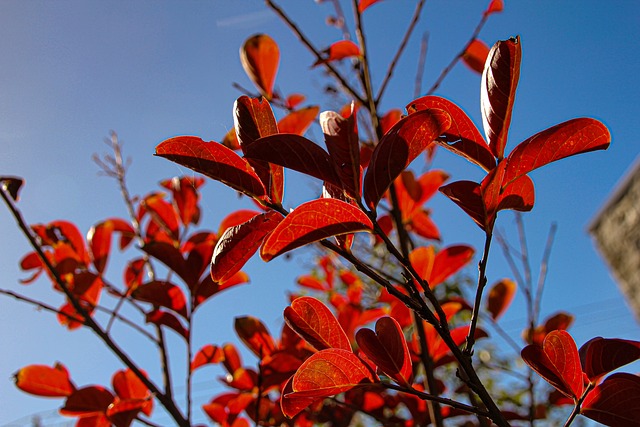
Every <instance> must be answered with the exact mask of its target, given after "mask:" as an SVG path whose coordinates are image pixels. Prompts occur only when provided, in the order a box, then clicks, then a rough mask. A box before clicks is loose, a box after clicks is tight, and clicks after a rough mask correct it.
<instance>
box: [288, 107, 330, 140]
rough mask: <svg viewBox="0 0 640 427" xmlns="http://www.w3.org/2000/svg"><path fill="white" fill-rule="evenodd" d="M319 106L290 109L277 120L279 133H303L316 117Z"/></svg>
mask: <svg viewBox="0 0 640 427" xmlns="http://www.w3.org/2000/svg"><path fill="white" fill-rule="evenodd" d="M319 112H320V107H318V106H317V105H313V106H309V107H305V108H301V109H299V110H296V111H292V112H290V113H289V114H287V115H286V116H284V117H283V118H282V119H280V121H279V122H278V131H279V132H280V133H293V134H296V135H300V136H302V135H304V133H305V132H306V131H307V129H309V126H311V124H312V123H313V121H314V120H315V119H316V117H318V113H319Z"/></svg>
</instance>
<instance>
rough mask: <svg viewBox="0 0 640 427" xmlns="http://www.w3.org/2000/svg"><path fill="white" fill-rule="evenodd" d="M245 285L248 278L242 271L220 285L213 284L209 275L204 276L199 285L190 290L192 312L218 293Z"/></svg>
mask: <svg viewBox="0 0 640 427" xmlns="http://www.w3.org/2000/svg"><path fill="white" fill-rule="evenodd" d="M245 283H249V276H248V275H247V273H245V272H244V271H238V272H237V273H236V274H234V275H233V276H231V277H230V278H228V279H227V280H225V281H224V282H221V283H218V282H214V281H213V279H212V278H211V275H210V274H208V275H206V276H205V277H204V278H203V279H202V281H200V283H199V284H197V285H196V286H195V287H194V289H192V290H191V291H192V292H193V293H194V296H195V302H194V310H195V308H196V307H198V306H199V305H200V304H202V303H203V302H205V301H206V300H207V299H209V298H211V297H212V296H214V295H216V294H217V293H218V292H221V291H224V290H226V289H230V288H232V287H234V286H237V285H242V284H245Z"/></svg>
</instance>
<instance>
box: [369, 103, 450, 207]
mask: <svg viewBox="0 0 640 427" xmlns="http://www.w3.org/2000/svg"><path fill="white" fill-rule="evenodd" d="M450 126H451V116H449V114H448V113H446V112H445V111H443V110H440V109H427V110H422V111H418V112H416V113H413V114H410V115H409V116H407V117H405V118H404V119H402V120H400V121H399V122H398V123H396V125H395V126H393V127H392V128H391V130H389V132H387V133H386V134H385V135H384V136H383V137H382V139H381V140H380V142H379V143H378V145H377V146H376V148H375V149H374V151H373V154H372V155H371V161H370V163H369V167H368V168H367V173H366V174H365V177H364V198H365V202H366V203H367V205H368V206H369V207H370V208H375V206H376V205H377V204H378V202H379V201H380V198H381V197H382V195H383V194H384V192H385V191H387V188H389V185H391V183H392V182H393V180H394V179H396V177H397V176H398V175H400V172H402V171H403V170H404V169H405V168H406V167H407V166H409V164H410V163H411V162H412V161H413V160H414V159H415V158H416V157H417V156H418V155H419V154H420V153H421V152H422V151H424V149H425V148H427V146H428V145H430V144H431V143H432V142H433V141H434V140H435V139H436V138H437V137H438V136H440V135H442V134H443V133H445V132H446V131H447V130H448V129H449V127H450Z"/></svg>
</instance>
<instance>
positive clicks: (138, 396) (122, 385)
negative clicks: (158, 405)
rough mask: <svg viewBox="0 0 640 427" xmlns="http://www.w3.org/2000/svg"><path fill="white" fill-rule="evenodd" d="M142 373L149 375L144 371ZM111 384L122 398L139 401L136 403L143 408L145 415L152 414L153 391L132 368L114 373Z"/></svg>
mask: <svg viewBox="0 0 640 427" xmlns="http://www.w3.org/2000/svg"><path fill="white" fill-rule="evenodd" d="M142 373H143V374H144V375H145V376H147V375H146V373H145V372H144V371H143V372H142ZM111 384H112V385H113V390H114V391H115V392H116V394H117V395H118V397H119V398H120V399H122V400H134V401H137V402H135V404H137V405H138V408H139V409H142V411H143V412H144V413H145V415H147V416H150V415H151V412H152V411H153V399H152V396H151V392H150V391H149V389H148V388H147V386H146V385H144V383H143V382H142V381H141V380H140V378H138V376H137V375H136V374H134V373H133V371H132V370H131V369H128V368H127V369H123V370H120V371H118V372H116V373H115V374H113V378H112V379H111ZM120 409H122V408H120Z"/></svg>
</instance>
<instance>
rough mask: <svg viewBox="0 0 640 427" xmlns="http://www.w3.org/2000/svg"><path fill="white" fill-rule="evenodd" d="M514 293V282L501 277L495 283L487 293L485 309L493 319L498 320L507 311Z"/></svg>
mask: <svg viewBox="0 0 640 427" xmlns="http://www.w3.org/2000/svg"><path fill="white" fill-rule="evenodd" d="M515 293H516V282H514V281H513V280H509V279H502V280H500V281H499V282H497V283H495V284H494V285H493V286H492V287H491V290H490V291H489V294H488V295H487V307H486V308H487V311H488V312H489V313H490V314H491V318H492V319H493V320H498V318H499V317H500V316H502V315H503V314H504V312H505V311H507V308H509V305H510V304H511V301H512V300H513V297H514V295H515Z"/></svg>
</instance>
